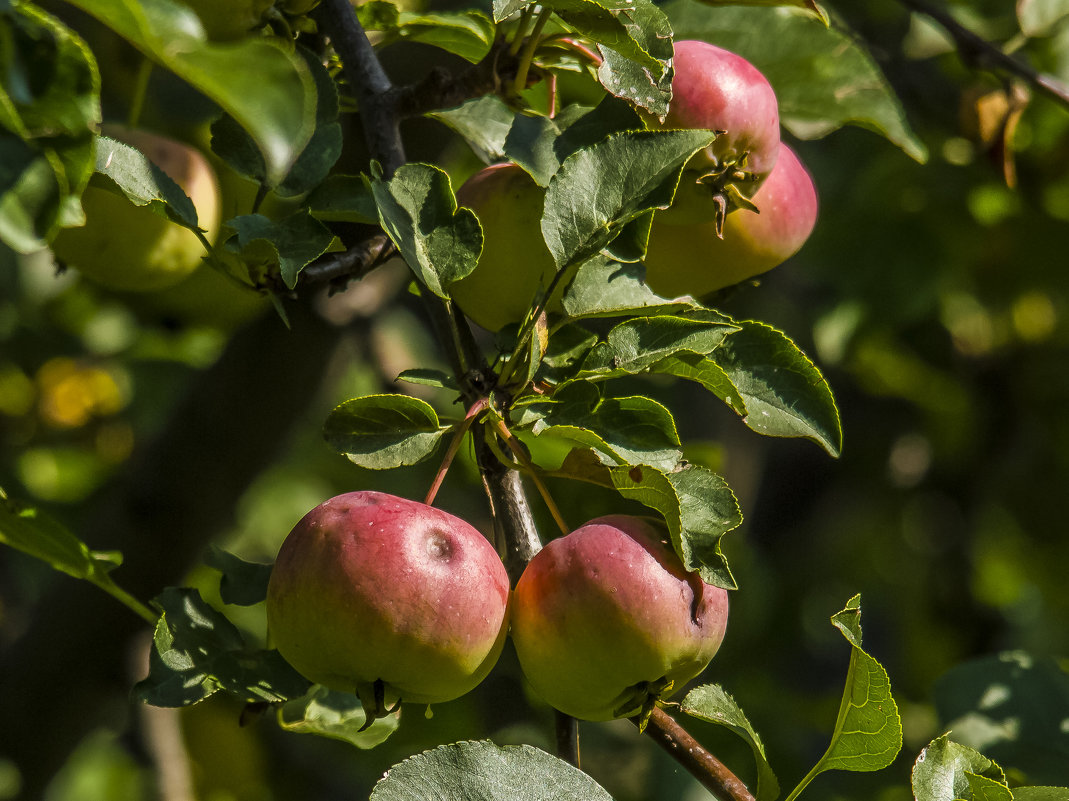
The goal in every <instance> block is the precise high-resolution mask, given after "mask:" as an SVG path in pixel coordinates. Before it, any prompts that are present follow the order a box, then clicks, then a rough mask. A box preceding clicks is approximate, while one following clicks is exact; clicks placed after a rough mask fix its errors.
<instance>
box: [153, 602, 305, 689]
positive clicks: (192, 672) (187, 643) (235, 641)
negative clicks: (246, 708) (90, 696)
mask: <svg viewBox="0 0 1069 801" xmlns="http://www.w3.org/2000/svg"><path fill="white" fill-rule="evenodd" d="M155 603H156V605H157V606H158V607H159V608H160V610H161V612H162V615H161V616H160V619H159V623H157V625H156V634H155V636H154V637H153V649H152V651H151V653H150V655H149V674H148V677H147V678H146V679H144V680H143V681H141V682H138V684H137V685H136V686H135V687H134V692H135V694H136V695H137V697H138V698H139V699H140V700H142V701H144V702H145V703H148V704H152V705H153V706H166V707H179V706H189V705H190V704H195V703H198V702H199V701H203V700H204V699H205V698H208V697H209V696H211V695H214V694H215V693H216V692H219V691H220V690H222V691H224V692H227V693H229V694H231V695H234V696H237V697H238V698H241V699H242V700H244V701H246V702H254V701H267V702H269V703H275V702H279V701H285V700H287V699H290V698H296V697H299V696H301V695H303V694H304V693H305V692H306V691H307V689H308V681H307V680H306V679H304V678H303V677H302V676H300V675H299V674H298V673H297V672H296V671H295V670H294V669H293V668H292V667H290V666H289V664H288V663H287V662H286V661H285V660H284V659H283V658H282V657H281V656H280V655H279V653H278V651H262V650H251V649H249V648H247V647H246V646H245V642H244V640H243V639H242V637H241V633H240V632H239V631H238V630H237V628H236V627H235V626H234V624H233V623H231V622H230V621H229V620H227V619H226V618H225V617H224V616H223V615H221V614H219V612H217V611H216V610H215V609H213V608H212V607H211V606H209V605H208V604H207V603H205V601H204V599H202V598H201V597H200V593H199V592H197V590H195V589H190V588H188V587H183V588H177V587H168V588H167V589H166V590H164V591H163V592H162V593H161V594H160V595H159V596H158V597H157V598H156V600H155Z"/></svg>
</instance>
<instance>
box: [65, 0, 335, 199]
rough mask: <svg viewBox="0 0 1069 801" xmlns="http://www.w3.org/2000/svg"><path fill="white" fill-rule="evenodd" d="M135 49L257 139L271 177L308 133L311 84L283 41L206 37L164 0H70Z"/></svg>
mask: <svg viewBox="0 0 1069 801" xmlns="http://www.w3.org/2000/svg"><path fill="white" fill-rule="evenodd" d="M72 2H73V3H74V5H76V6H77V7H79V8H81V9H82V10H83V11H85V12H86V13H88V14H90V15H92V16H94V17H96V18H97V19H98V20H100V22H102V23H104V24H105V25H107V26H108V27H109V28H111V29H112V30H113V31H115V32H116V33H117V34H119V35H120V36H122V37H123V38H124V39H126V40H127V41H129V42H130V43H131V44H133V45H134V46H135V47H136V48H137V49H138V50H140V51H141V52H143V53H145V54H146V55H148V56H150V57H152V58H153V59H154V60H156V61H157V62H159V63H160V64H162V65H163V66H165V67H166V68H167V69H169V70H171V72H173V73H175V74H176V75H178V76H179V77H180V78H182V79H184V80H185V81H187V82H188V83H190V84H191V85H192V86H194V87H196V88H197V89H199V90H200V91H201V92H203V93H204V94H205V95H207V96H208V97H210V98H211V99H212V100H214V101H215V102H216V103H218V104H219V105H220V107H222V108H223V109H224V110H225V111H226V112H228V113H229V114H231V115H232V116H233V117H234V119H236V120H237V121H238V122H239V123H240V124H241V126H242V127H243V128H245V130H247V131H248V132H249V133H250V135H251V136H252V138H253V139H254V140H255V141H256V143H257V145H258V146H259V148H260V152H261V153H263V156H264V160H265V162H266V163H267V173H268V177H269V179H270V181H271V182H272V183H277V182H279V181H281V180H282V178H283V177H284V176H285V175H286V173H288V172H289V170H290V167H291V166H292V165H293V163H294V162H295V161H296V160H297V157H298V156H299V155H300V153H301V151H302V150H304V146H305V145H306V144H307V143H308V140H309V139H310V138H311V136H312V131H313V128H314V122H315V109H316V93H315V83H314V81H313V78H312V75H311V73H310V72H309V70H308V66H307V64H306V63H305V61H304V59H303V58H301V57H300V56H299V55H297V53H296V52H295V51H294V49H293V48H292V47H287V46H286V44H285V43H284V42H281V41H276V40H275V39H273V38H270V37H261V36H250V37H248V38H245V39H242V40H241V41H240V42H235V43H227V44H225V45H224V44H212V43H209V42H207V41H206V40H205V39H204V31H203V28H202V26H201V24H200V20H199V19H198V18H197V16H196V14H195V13H194V12H193V11H192V9H190V8H188V7H187V6H184V5H181V4H179V3H174V2H169V0H72Z"/></svg>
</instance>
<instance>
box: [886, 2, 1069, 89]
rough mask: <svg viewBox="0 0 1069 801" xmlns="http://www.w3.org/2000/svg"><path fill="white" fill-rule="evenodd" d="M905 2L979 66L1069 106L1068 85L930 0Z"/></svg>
mask: <svg viewBox="0 0 1069 801" xmlns="http://www.w3.org/2000/svg"><path fill="white" fill-rule="evenodd" d="M899 2H900V3H902V5H904V6H906V7H907V8H910V9H912V10H913V11H916V12H918V13H920V14H924V15H925V16H928V17H931V18H932V19H933V20H935V21H936V22H938V23H939V24H940V25H941V26H942V27H943V28H944V29H945V30H946V32H947V33H948V34H950V37H951V38H952V39H953V40H954V44H955V45H956V46H957V48H958V51H959V52H960V53H961V54H962V57H963V58H964V59H965V60H966V61H968V62H972V63H975V64H977V65H978V66H980V67H982V68H984V69H988V70H992V71H1003V72H1009V73H1011V74H1012V75H1016V76H1017V77H1019V78H1023V79H1024V80H1025V81H1027V82H1028V83H1030V84H1031V85H1032V86H1034V87H1036V89H1038V90H1039V91H1041V92H1042V93H1043V94H1045V95H1047V97H1049V98H1051V99H1053V100H1056V101H1057V102H1059V103H1061V104H1062V105H1063V106H1065V107H1066V108H1069V86H1066V85H1065V84H1063V83H1062V82H1061V81H1058V80H1057V79H1055V78H1052V77H1051V76H1050V75H1046V74H1044V73H1042V72H1039V71H1038V70H1036V69H1034V68H1033V67H1031V66H1029V65H1028V64H1025V63H1023V62H1021V61H1018V60H1017V59H1016V58H1014V57H1013V56H1011V55H1009V54H1007V53H1004V52H1002V50H1000V49H999V48H998V47H997V46H996V45H994V44H992V43H991V42H988V41H987V40H986V39H984V38H983V37H981V36H978V35H977V34H976V33H974V32H973V31H970V30H969V29H968V28H966V27H965V26H963V25H962V24H961V23H960V22H958V21H957V20H956V19H954V17H952V16H951V15H950V14H948V13H947V12H946V11H944V10H943V9H941V8H937V7H936V6H934V5H932V4H931V3H929V2H928V1H927V0H899Z"/></svg>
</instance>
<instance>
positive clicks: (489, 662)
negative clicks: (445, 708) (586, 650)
mask: <svg viewBox="0 0 1069 801" xmlns="http://www.w3.org/2000/svg"><path fill="white" fill-rule="evenodd" d="M508 604H509V581H508V575H507V574H506V573H505V568H504V566H503V565H502V563H501V559H500V558H499V557H498V555H497V552H496V551H495V550H494V547H493V546H492V545H491V544H490V543H489V541H487V539H486V538H485V537H483V535H482V534H480V533H479V532H478V531H477V530H476V529H474V528H473V527H472V526H470V525H468V524H467V523H466V522H464V521H463V520H461V519H460V518H458V517H454V516H453V515H451V514H448V513H447V512H444V511H442V510H440V509H435V508H434V507H432V506H427V505H426V504H423V503H418V502H416V501H410V500H405V499H403V498H398V497H396V496H393V495H388V494H386V493H382V492H370V491H368V492H350V493H346V494H344V495H339V496H337V497H335V498H331V499H330V500H329V501H326V502H325V503H323V504H321V505H320V506H317V507H316V508H315V509H313V510H312V511H311V512H309V513H308V514H307V515H305V517H304V518H303V519H302V520H301V521H300V522H299V523H297V525H296V526H295V527H294V529H293V530H292V531H291V532H290V534H289V536H287V537H286V540H285V542H283V544H282V548H281V549H280V550H279V553H278V559H277V560H276V562H275V566H274V569H273V570H272V572H271V580H270V583H269V585H268V592H267V623H268V631H269V634H270V636H271V638H272V641H273V643H274V645H275V647H277V648H278V650H279V652H280V653H281V654H282V656H283V657H285V658H286V660H287V661H288V662H289V663H290V664H291V665H293V667H294V668H296V669H297V671H298V672H300V673H301V674H302V675H303V676H305V678H307V679H309V680H310V681H314V682H317V683H319V684H323V685H325V686H327V687H330V688H332V689H335V690H340V691H344V692H350V693H352V692H355V693H356V694H358V695H359V696H360V698H361V700H363V701H365V709H368V703H367V701H368V700H369V699H374V698H375V697H376V696H377V698H378V701H379V703H378V704H375V706H376V707H377V709H375V713H376V714H381V712H382V702H383V700H385V702H387V703H393V702H395V701H397V700H403V701H412V702H417V703H427V704H429V703H438V702H442V701H449V700H451V699H453V698H457V697H458V696H461V695H463V694H464V693H466V692H468V691H469V690H471V689H473V688H474V687H475V686H476V685H477V684H478V683H479V682H480V681H482V680H483V678H485V677H486V674H487V673H489V672H490V669H491V668H492V667H493V665H494V663H495V662H496V661H497V658H498V656H499V655H500V653H501V648H502V646H503V644H504V641H505V634H506V629H507V617H508V614H507V613H508ZM368 712H369V715H371V714H372V710H370V709H368Z"/></svg>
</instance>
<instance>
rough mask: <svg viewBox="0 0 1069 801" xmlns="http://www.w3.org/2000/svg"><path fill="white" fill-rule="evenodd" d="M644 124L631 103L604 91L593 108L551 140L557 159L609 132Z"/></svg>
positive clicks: (603, 136) (590, 144)
mask: <svg viewBox="0 0 1069 801" xmlns="http://www.w3.org/2000/svg"><path fill="white" fill-rule="evenodd" d="M558 116H560V115H558ZM645 127H646V126H645V125H644V124H643V122H642V119H641V118H640V117H639V116H638V114H636V113H635V110H634V109H633V108H632V107H631V104H629V103H627V102H625V101H623V100H620V99H619V98H617V97H613V96H612V95H606V96H605V97H604V98H602V99H601V101H600V102H599V103H598V104H597V105H596V106H595V107H594V108H592V109H590V110H589V111H586V112H585V113H583V114H582V115H581V116H580V117H579V118H578V119H576V120H575V121H574V122H572V124H571V125H569V126H567V128H565V129H564V131H563V132H562V133H561V135H560V137H559V138H558V139H557V141H556V142H555V143H554V150H555V152H556V155H557V160H558V161H564V160H565V159H566V158H568V156H570V155H572V154H573V153H575V152H576V151H578V150H582V149H583V148H589V147H591V146H592V145H595V144H597V143H598V142H600V141H601V140H602V139H605V138H606V137H607V136H609V134H614V133H623V132H624V131H641V130H643V129H644V128H645Z"/></svg>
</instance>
